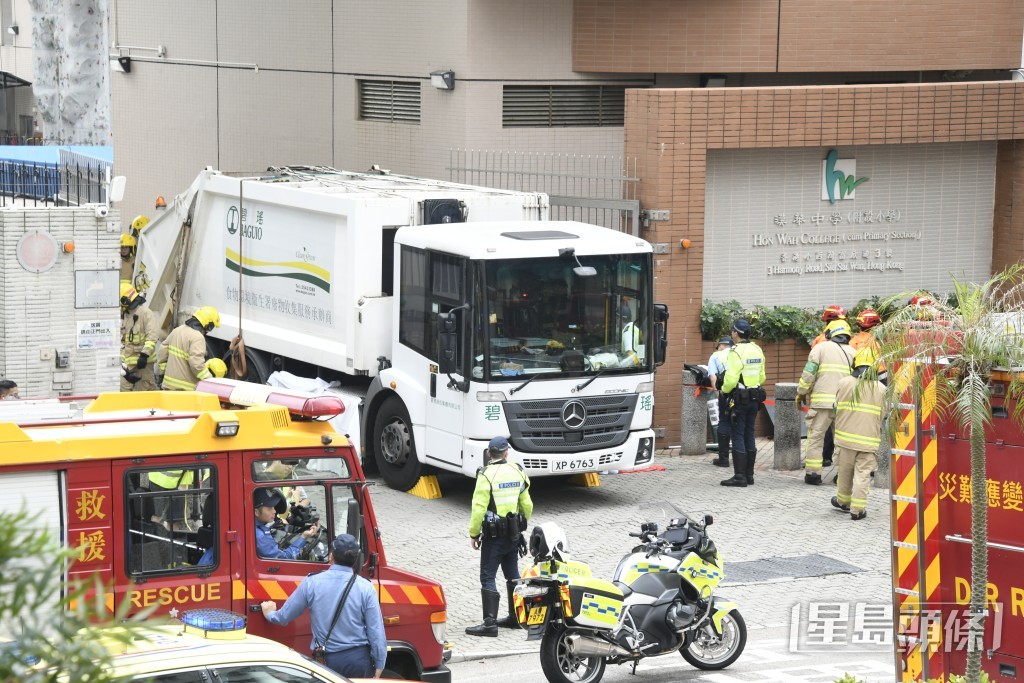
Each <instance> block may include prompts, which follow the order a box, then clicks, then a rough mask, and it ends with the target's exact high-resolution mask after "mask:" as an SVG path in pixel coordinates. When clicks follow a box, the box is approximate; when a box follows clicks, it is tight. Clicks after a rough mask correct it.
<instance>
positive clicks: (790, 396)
mask: <svg viewBox="0 0 1024 683" xmlns="http://www.w3.org/2000/svg"><path fill="white" fill-rule="evenodd" d="M803 418H804V414H803V413H802V412H801V411H800V410H798V409H797V407H796V384H793V383H791V382H780V383H778V384H776V385H775V461H774V465H773V466H774V468H775V469H777V470H798V469H800V459H801V458H800V456H801V453H800V450H801V449H800V423H801V421H803Z"/></svg>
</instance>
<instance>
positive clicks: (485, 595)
mask: <svg viewBox="0 0 1024 683" xmlns="http://www.w3.org/2000/svg"><path fill="white" fill-rule="evenodd" d="M480 600H481V601H482V602H483V604H484V623H482V624H480V625H478V626H469V627H467V628H466V633H468V634H469V635H471V636H488V637H491V638H496V637H497V636H498V625H497V623H496V621H495V617H497V616H498V602H499V601H500V600H501V597H500V596H499V595H498V591H489V590H487V589H486V588H482V589H481V590H480Z"/></svg>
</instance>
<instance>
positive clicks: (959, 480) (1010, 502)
mask: <svg viewBox="0 0 1024 683" xmlns="http://www.w3.org/2000/svg"><path fill="white" fill-rule="evenodd" d="M985 492H986V497H987V498H988V506H989V507H990V508H1002V509H1003V510H1015V511H1017V512H1024V487H1022V486H1021V483H1020V482H1019V481H996V480H994V479H986V480H985ZM946 498H948V499H950V500H952V501H953V502H955V503H966V504H968V505H970V504H971V478H970V476H968V475H966V474H955V473H953V472H939V500H944V499H946Z"/></svg>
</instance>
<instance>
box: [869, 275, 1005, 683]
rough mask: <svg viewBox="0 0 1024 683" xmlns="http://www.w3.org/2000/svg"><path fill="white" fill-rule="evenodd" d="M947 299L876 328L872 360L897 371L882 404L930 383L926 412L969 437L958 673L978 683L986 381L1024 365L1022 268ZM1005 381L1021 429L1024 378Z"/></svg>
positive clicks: (988, 412) (984, 560) (919, 392)
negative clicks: (965, 618)
mask: <svg viewBox="0 0 1024 683" xmlns="http://www.w3.org/2000/svg"><path fill="white" fill-rule="evenodd" d="M953 295H954V298H953V304H947V303H943V302H941V301H938V300H936V301H934V302H932V303H929V304H926V305H924V306H906V307H904V308H902V309H901V310H899V311H898V312H896V313H895V314H894V315H893V316H892V317H891V318H889V320H888V321H886V322H885V323H884V324H883V325H881V326H879V328H876V330H877V331H876V338H877V339H878V340H879V342H880V343H881V352H880V355H879V359H880V360H881V361H882V362H884V363H885V365H886V367H888V368H896V367H901V368H902V371H898V372H897V373H896V375H897V376H896V377H895V378H893V379H894V381H891V382H890V383H889V393H890V395H889V396H888V399H889V405H890V406H893V407H894V408H895V406H897V405H898V402H899V401H900V400H901V395H902V394H903V392H904V391H905V390H909V391H910V392H911V395H912V396H913V397H914V398H915V399H922V400H923V399H924V398H925V387H926V383H927V382H929V381H931V380H934V382H935V404H934V407H933V410H934V411H935V412H936V414H937V415H938V416H939V417H940V419H950V420H952V421H953V422H954V423H955V424H956V425H957V426H958V427H960V428H961V429H962V430H963V431H964V432H965V433H966V434H967V435H968V438H969V443H970V451H971V545H972V547H971V603H970V612H971V616H972V618H971V620H970V626H969V629H968V644H967V670H966V672H965V673H966V678H967V681H968V683H978V682H979V681H980V680H981V679H980V676H981V651H982V637H983V635H984V629H985V624H984V615H985V595H986V590H985V589H986V584H987V583H988V500H987V494H986V485H985V482H986V472H985V430H986V429H988V428H990V427H991V426H992V403H991V393H990V390H989V380H990V379H991V378H992V373H993V370H998V369H1004V370H1010V369H1012V370H1015V371H1016V370H1019V369H1022V368H1024V263H1017V264H1015V265H1012V266H1010V267H1008V268H1007V269H1006V270H1004V271H1002V272H1001V273H998V274H996V275H993V276H992V277H991V278H990V279H989V280H988V281H987V282H984V283H982V284H976V283H973V282H963V281H961V280H958V279H957V278H955V277H954V278H953ZM904 296H906V295H901V297H899V298H901V299H903V297H904ZM894 299H895V297H894ZM903 300H905V299H903ZM1010 376H1011V378H1012V379H1011V381H1010V385H1009V388H1008V390H1007V395H1008V396H1012V397H1016V398H1020V399H1022V400H1021V401H1020V402H1018V404H1017V408H1016V410H1014V413H1013V416H1012V419H1013V420H1014V421H1015V422H1016V423H1017V424H1018V425H1020V426H1021V427H1022V428H1024V373H1021V372H1013V373H1012V374H1011V375H1010ZM894 412H895V410H894ZM900 422H901V419H900V417H899V416H898V415H897V414H894V415H892V416H891V417H890V420H889V427H890V431H892V432H894V431H895V428H896V425H898V424H900Z"/></svg>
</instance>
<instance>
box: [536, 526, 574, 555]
mask: <svg viewBox="0 0 1024 683" xmlns="http://www.w3.org/2000/svg"><path fill="white" fill-rule="evenodd" d="M530 555H532V556H533V559H534V560H535V561H537V562H540V561H541V560H549V559H551V560H557V561H558V562H567V561H568V559H569V539H567V538H566V537H565V532H564V531H562V529H561V527H559V526H558V525H557V524H555V523H554V522H547V523H545V524H541V525H540V526H535V527H533V533H532V534H530Z"/></svg>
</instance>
